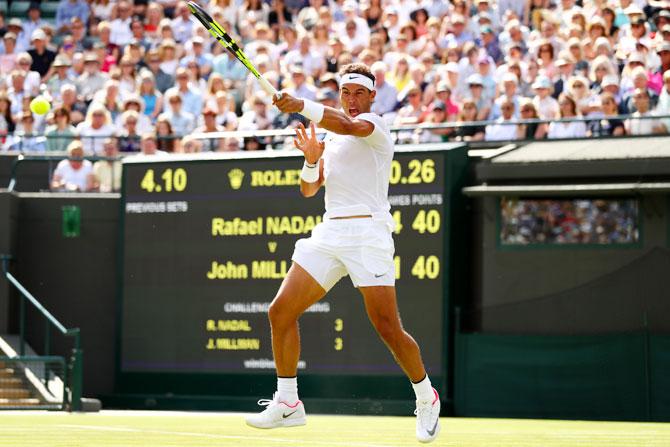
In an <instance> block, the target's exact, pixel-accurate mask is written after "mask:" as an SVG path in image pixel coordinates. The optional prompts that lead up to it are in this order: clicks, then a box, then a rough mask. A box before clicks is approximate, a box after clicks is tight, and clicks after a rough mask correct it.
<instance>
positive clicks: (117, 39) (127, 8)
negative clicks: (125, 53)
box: [109, 0, 133, 47]
mask: <svg viewBox="0 0 670 447" xmlns="http://www.w3.org/2000/svg"><path fill="white" fill-rule="evenodd" d="M116 13H117V16H116V18H115V19H114V20H112V22H111V23H110V27H111V35H110V37H109V40H110V41H111V42H112V43H113V44H115V45H118V46H120V47H123V46H125V45H128V44H129V43H130V41H131V40H132V39H133V34H132V32H131V31H130V23H131V22H132V13H133V9H132V5H131V4H130V3H129V2H127V1H125V0H121V1H120V2H119V3H118V4H117V6H116Z"/></svg>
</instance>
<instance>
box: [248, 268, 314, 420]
mask: <svg viewBox="0 0 670 447" xmlns="http://www.w3.org/2000/svg"><path fill="white" fill-rule="evenodd" d="M325 294H326V290H324V288H323V287H322V286H321V285H320V284H319V283H318V282H317V281H316V280H315V279H314V278H313V277H312V276H311V275H310V274H309V273H308V272H307V271H306V270H305V269H304V268H302V267H301V266H300V265H298V264H297V263H294V264H293V265H292V266H291V268H290V269H289V271H288V273H287V275H286V278H284V281H283V282H282V285H281V286H280V287H279V291H278V292H277V296H276V297H275V299H274V300H273V301H272V304H271V305H270V310H269V312H268V314H269V317H270V327H271V329H272V352H273V354H274V360H275V366H276V368H277V377H278V379H277V392H276V393H275V394H274V396H273V398H272V400H269V399H262V400H259V401H258V404H259V405H263V406H266V408H265V410H263V411H262V412H261V413H259V414H255V415H252V416H249V417H247V424H249V425H251V426H252V427H256V428H277V427H291V426H297V425H305V423H306V422H307V421H306V418H305V407H304V405H303V404H302V402H301V401H300V400H299V399H298V385H297V372H298V360H299V358H300V333H299V331H298V318H300V315H302V314H303V313H304V312H305V310H307V308H308V307H309V306H311V305H312V304H314V303H316V302H317V301H319V300H320V299H321V298H323V296H324V295H325Z"/></svg>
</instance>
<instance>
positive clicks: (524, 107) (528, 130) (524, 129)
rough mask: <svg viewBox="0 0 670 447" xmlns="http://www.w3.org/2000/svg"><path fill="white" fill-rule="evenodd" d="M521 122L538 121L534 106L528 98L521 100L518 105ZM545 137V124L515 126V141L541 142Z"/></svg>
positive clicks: (538, 117)
mask: <svg viewBox="0 0 670 447" xmlns="http://www.w3.org/2000/svg"><path fill="white" fill-rule="evenodd" d="M519 111H520V115H521V116H520V118H521V119H522V120H536V119H540V116H539V115H538V112H537V109H536V108H535V104H534V103H533V101H532V100H531V99H530V98H523V99H522V100H521V102H520V103H519ZM546 136H547V123H522V124H519V125H518V126H517V139H519V140H542V139H544V138H545V137H546Z"/></svg>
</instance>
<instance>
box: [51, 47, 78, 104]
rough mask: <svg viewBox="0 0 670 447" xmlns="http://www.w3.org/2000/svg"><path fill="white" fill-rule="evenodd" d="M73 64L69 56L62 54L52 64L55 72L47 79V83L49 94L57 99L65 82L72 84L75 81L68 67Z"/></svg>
mask: <svg viewBox="0 0 670 447" xmlns="http://www.w3.org/2000/svg"><path fill="white" fill-rule="evenodd" d="M71 65H72V64H71V63H70V60H69V59H68V58H67V56H65V55H62V54H59V55H58V56H56V58H55V59H54V62H53V64H51V66H52V67H53V74H52V75H51V77H50V78H49V79H48V80H47V81H46V85H47V90H48V91H49V94H50V95H51V97H52V98H54V99H55V100H57V99H59V98H60V88H61V86H63V85H65V84H72V83H73V82H74V78H73V77H72V76H70V73H69V72H68V69H69V68H70V66H71Z"/></svg>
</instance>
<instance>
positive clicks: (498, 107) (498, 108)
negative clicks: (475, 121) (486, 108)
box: [489, 73, 520, 120]
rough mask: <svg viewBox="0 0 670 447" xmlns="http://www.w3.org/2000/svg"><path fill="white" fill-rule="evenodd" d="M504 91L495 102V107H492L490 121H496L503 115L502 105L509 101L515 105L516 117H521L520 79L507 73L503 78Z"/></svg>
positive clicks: (502, 90)
mask: <svg viewBox="0 0 670 447" xmlns="http://www.w3.org/2000/svg"><path fill="white" fill-rule="evenodd" d="M500 83H501V84H502V89H501V92H500V95H501V96H499V97H498V98H496V100H495V101H493V106H492V107H491V113H490V114H489V119H490V120H496V119H498V118H500V116H501V115H502V104H503V102H506V101H508V100H510V101H512V103H513V104H514V117H515V118H518V116H519V100H520V97H519V93H518V86H519V79H518V78H517V77H516V75H514V73H505V74H504V75H503V76H502V81H501V82H500Z"/></svg>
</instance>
